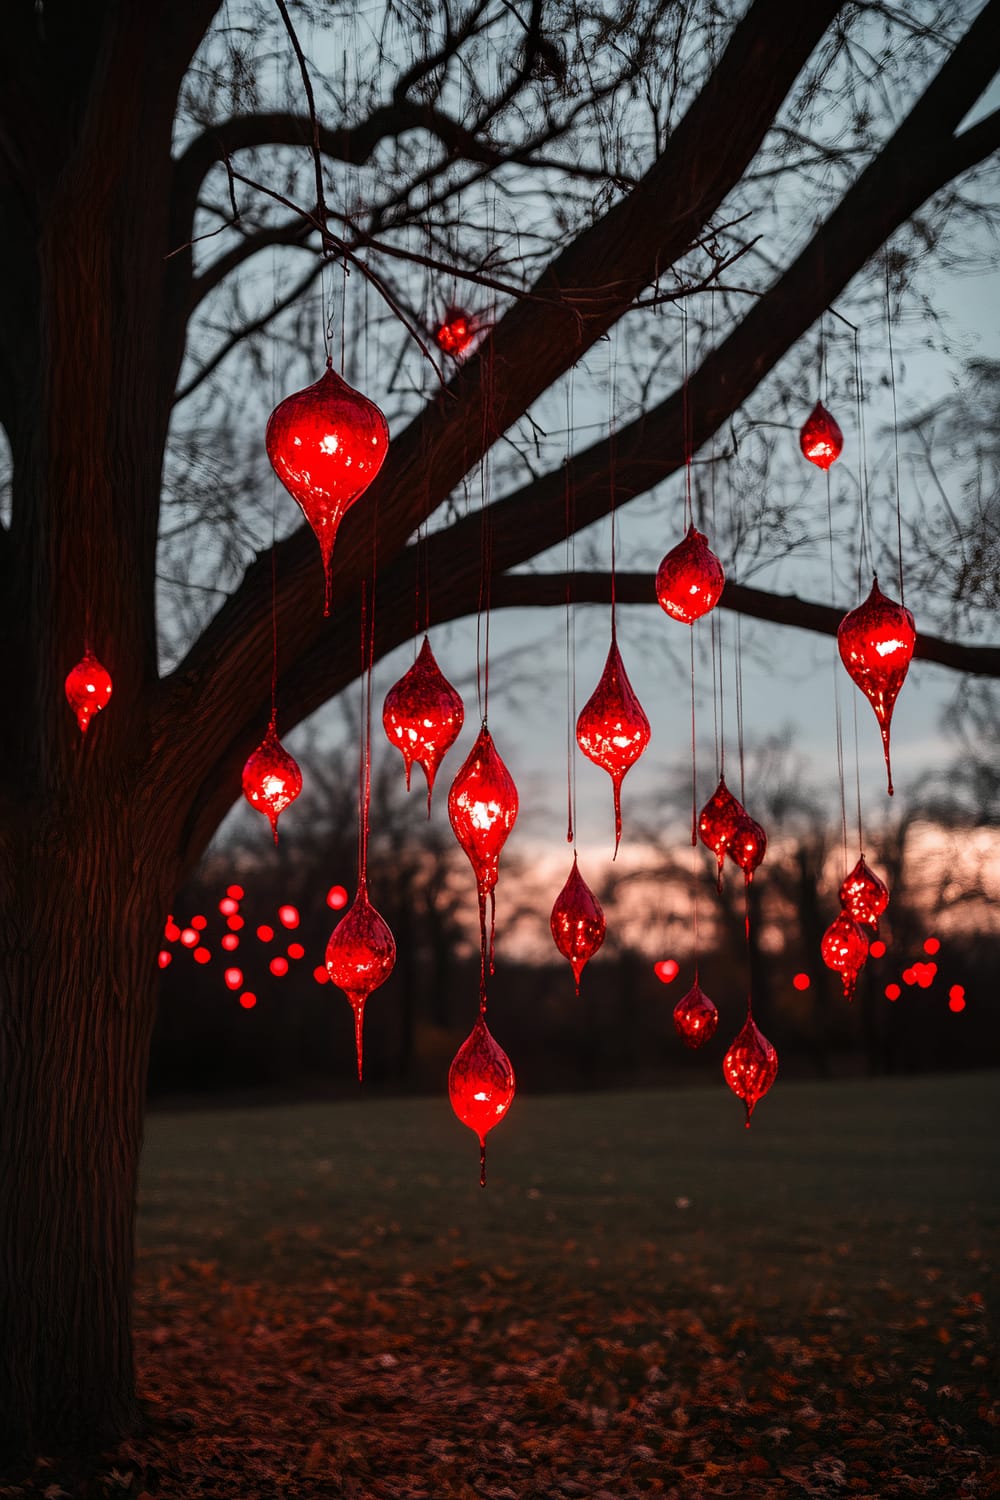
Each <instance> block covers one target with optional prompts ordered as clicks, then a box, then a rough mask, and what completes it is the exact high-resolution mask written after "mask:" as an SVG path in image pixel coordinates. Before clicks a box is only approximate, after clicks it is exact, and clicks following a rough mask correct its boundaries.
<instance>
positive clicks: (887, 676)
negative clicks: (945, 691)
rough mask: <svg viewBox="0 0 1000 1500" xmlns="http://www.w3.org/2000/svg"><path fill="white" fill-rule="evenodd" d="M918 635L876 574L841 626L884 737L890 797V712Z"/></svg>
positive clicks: (848, 660) (841, 640)
mask: <svg viewBox="0 0 1000 1500" xmlns="http://www.w3.org/2000/svg"><path fill="white" fill-rule="evenodd" d="M916 639H917V633H916V630H915V629H914V625H913V616H912V615H911V613H910V611H909V610H908V609H906V608H905V607H904V606H903V605H902V604H896V603H895V601H894V600H892V599H890V598H888V597H887V596H886V595H885V594H883V593H882V590H881V589H880V588H879V586H878V578H876V579H875V581H874V582H873V584H872V588H871V593H870V594H869V595H868V598H867V599H866V600H865V602H864V603H863V604H860V605H859V606H858V608H857V609H852V610H851V612H850V614H846V615H845V616H844V618H843V619H842V620H841V622H840V624H839V626H838V627H837V645H838V646H839V648H840V658H841V660H842V661H843V663H844V666H845V667H846V668H847V670H848V673H849V674H850V676H851V678H852V680H853V681H854V682H855V683H856V684H857V686H858V687H859V688H860V689H861V691H862V692H863V693H864V695H865V697H866V698H867V699H868V701H869V702H870V703H871V706H872V708H873V709H874V710H875V717H876V719H877V720H878V725H879V731H880V733H881V735H882V751H883V754H884V756H885V769H886V776H887V777H888V782H889V796H890V797H891V796H892V766H891V764H890V761H889V731H890V728H891V725H892V710H893V707H894V706H895V703H896V698H897V696H898V694H899V690H900V688H901V687H902V686H903V681H904V679H905V677H906V674H907V671H908V670H909V666H910V660H911V658H912V656H913V647H914V645H915V643H916Z"/></svg>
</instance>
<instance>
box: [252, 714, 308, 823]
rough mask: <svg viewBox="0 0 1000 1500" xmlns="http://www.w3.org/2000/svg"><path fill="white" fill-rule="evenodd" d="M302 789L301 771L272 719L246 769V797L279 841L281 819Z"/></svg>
mask: <svg viewBox="0 0 1000 1500" xmlns="http://www.w3.org/2000/svg"><path fill="white" fill-rule="evenodd" d="M301 790H302V772H301V771H300V770H299V767H298V763H297V762H296V760H295V759H294V757H293V756H291V755H289V753H288V751H287V750H286V749H285V747H284V745H283V744H282V743H281V741H280V740H279V739H278V731H277V727H276V725H275V721H274V719H273V717H272V719H271V722H270V723H269V724H268V726H267V733H266V734H265V736H264V738H263V739H262V740H261V742H260V744H259V745H258V746H257V748H256V750H254V751H253V753H252V754H251V755H250V756H249V758H248V760H247V762H246V765H245V766H244V767H243V795H244V797H245V798H246V799H247V801H248V802H249V804H250V806H251V807H253V808H255V809H256V810H257V812H259V813H263V815H264V817H265V818H267V820H268V822H269V823H270V825H271V832H272V833H273V835H274V842H275V843H276V844H277V842H278V818H279V816H280V815H281V813H283V812H284V810H285V808H286V807H288V806H289V805H290V804H291V803H292V802H294V801H295V799H296V797H297V796H298V795H299V793H300V792H301Z"/></svg>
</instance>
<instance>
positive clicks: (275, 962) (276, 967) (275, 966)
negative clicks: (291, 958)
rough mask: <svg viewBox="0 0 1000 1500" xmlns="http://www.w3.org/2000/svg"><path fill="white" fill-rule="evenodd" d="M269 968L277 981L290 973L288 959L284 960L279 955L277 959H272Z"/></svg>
mask: <svg viewBox="0 0 1000 1500" xmlns="http://www.w3.org/2000/svg"><path fill="white" fill-rule="evenodd" d="M268 968H269V969H270V970H271V973H272V974H273V975H274V977H275V979H282V978H284V976H285V975H286V974H287V973H288V959H287V958H283V957H282V956H281V954H280V953H279V954H278V956H277V958H272V959H271V962H270V963H269V964H268Z"/></svg>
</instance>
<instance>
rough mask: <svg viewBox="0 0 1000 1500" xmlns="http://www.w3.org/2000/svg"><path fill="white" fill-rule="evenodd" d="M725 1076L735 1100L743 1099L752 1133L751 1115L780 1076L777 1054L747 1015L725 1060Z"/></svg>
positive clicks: (723, 1067)
mask: <svg viewBox="0 0 1000 1500" xmlns="http://www.w3.org/2000/svg"><path fill="white" fill-rule="evenodd" d="M722 1076H723V1077H724V1078H725V1080H726V1082H727V1083H728V1084H729V1087H730V1088H731V1089H732V1091H733V1093H734V1094H735V1095H736V1097H737V1098H738V1099H742V1100H743V1105H744V1108H745V1109H746V1112H747V1118H746V1128H747V1129H748V1130H749V1129H750V1116H751V1115H752V1114H753V1112H754V1109H755V1108H756V1106H757V1104H758V1103H759V1102H760V1100H761V1099H763V1097H764V1095H765V1094H766V1093H767V1091H768V1089H769V1088H770V1087H771V1085H772V1083H773V1082H774V1080H775V1078H777V1076H778V1054H777V1052H775V1050H774V1048H773V1046H772V1045H771V1043H770V1042H769V1041H768V1039H767V1037H766V1036H765V1035H764V1034H763V1032H762V1031H761V1030H760V1029H759V1028H758V1026H757V1023H756V1021H755V1020H754V1018H753V1016H750V1015H748V1016H747V1018H746V1021H745V1022H744V1023H743V1029H742V1031H741V1032H740V1034H739V1036H738V1037H737V1038H736V1040H735V1041H734V1042H733V1044H732V1046H731V1047H730V1049H729V1051H728V1052H727V1053H726V1055H725V1057H724V1058H723V1059H722Z"/></svg>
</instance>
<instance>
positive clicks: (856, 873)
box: [840, 855, 889, 958]
mask: <svg viewBox="0 0 1000 1500" xmlns="http://www.w3.org/2000/svg"><path fill="white" fill-rule="evenodd" d="M840 905H841V908H842V910H843V911H845V912H846V913H847V915H848V916H849V917H853V919H854V921H855V922H863V923H864V924H865V925H866V926H867V927H874V929H875V931H876V932H878V919H879V917H880V916H881V915H882V913H883V912H884V911H885V909H886V907H887V906H888V905H889V888H888V886H887V885H886V884H885V882H884V881H882V880H880V879H879V878H878V876H877V875H876V874H875V871H874V870H871V869H869V867H868V865H867V864H866V863H865V857H864V855H862V856H861V858H860V859H859V860H858V862H857V864H856V865H855V866H854V869H853V870H852V871H851V873H850V874H849V875H845V876H844V879H843V881H842V882H841V886H840ZM882 952H883V953H884V952H885V949H884V948H883V949H882ZM880 956H881V955H880V954H876V955H875V957H876V958H878V957H880Z"/></svg>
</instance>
